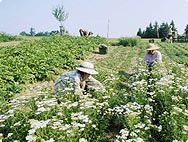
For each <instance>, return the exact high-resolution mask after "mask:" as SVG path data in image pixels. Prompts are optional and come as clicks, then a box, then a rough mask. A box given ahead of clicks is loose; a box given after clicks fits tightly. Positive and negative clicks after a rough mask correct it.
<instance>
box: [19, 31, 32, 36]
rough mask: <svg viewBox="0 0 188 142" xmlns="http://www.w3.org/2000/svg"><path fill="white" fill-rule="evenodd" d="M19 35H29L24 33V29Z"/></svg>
mask: <svg viewBox="0 0 188 142" xmlns="http://www.w3.org/2000/svg"><path fill="white" fill-rule="evenodd" d="M19 35H21V36H29V35H30V34H28V33H26V32H25V31H22V32H21V33H20V34H19Z"/></svg>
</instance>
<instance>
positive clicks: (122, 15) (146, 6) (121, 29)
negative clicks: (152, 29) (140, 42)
mask: <svg viewBox="0 0 188 142" xmlns="http://www.w3.org/2000/svg"><path fill="white" fill-rule="evenodd" d="M61 4H63V5H64V8H65V11H66V12H67V13H69V17H68V19H67V20H66V21H65V22H64V26H65V28H66V29H67V30H68V31H69V33H70V34H71V35H75V36H77V35H79V32H78V30H79V29H80V28H83V29H86V30H89V31H92V32H93V33H94V35H100V36H103V37H107V33H108V26H109V33H108V37H117V38H119V37H130V36H136V33H137V31H138V29H139V28H141V29H142V30H145V29H146V26H149V23H150V22H151V23H152V24H154V23H155V22H156V21H157V22H158V24H159V25H161V24H162V22H167V23H169V24H170V22H171V21H172V20H173V21H174V23H175V26H176V28H177V30H178V32H179V34H183V32H184V30H185V28H186V25H187V24H188V14H187V13H188V0H0V32H5V33H8V34H12V35H18V34H19V33H20V32H22V31H26V32H28V33H29V31H30V28H31V27H33V28H34V29H35V31H36V32H46V31H52V30H59V25H60V24H59V22H58V21H57V20H56V19H55V18H54V16H53V15H52V10H53V8H55V7H56V6H58V5H61Z"/></svg>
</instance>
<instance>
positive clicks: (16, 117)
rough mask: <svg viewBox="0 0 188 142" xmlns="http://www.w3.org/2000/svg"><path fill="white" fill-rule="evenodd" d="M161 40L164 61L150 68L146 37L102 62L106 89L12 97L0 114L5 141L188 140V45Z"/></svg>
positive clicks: (98, 65)
mask: <svg viewBox="0 0 188 142" xmlns="http://www.w3.org/2000/svg"><path fill="white" fill-rule="evenodd" d="M157 44H158V45H159V46H160V47H161V48H160V49H159V50H160V51H161V53H162V55H163V64H162V65H158V64H155V65H154V66H153V67H152V68H149V69H148V67H146V66H145V65H144V64H143V56H144V54H145V52H146V49H145V47H146V43H145V42H141V43H140V44H138V45H137V46H134V47H130V46H125V47H124V46H121V45H119V46H118V47H117V48H115V49H114V50H112V51H111V52H109V53H108V54H107V57H106V58H104V59H102V60H100V61H98V62H97V63H96V64H95V67H96V70H97V71H98V72H99V74H98V75H96V76H95V77H96V78H97V79H98V80H100V81H101V82H102V83H103V84H104V86H105V87H106V91H105V92H100V91H98V92H93V91H92V90H90V91H89V92H88V93H87V94H85V95H77V94H69V93H67V94H65V95H64V96H55V95H53V90H49V89H44V90H43V92H42V93H41V94H33V95H32V96H28V95H25V96H19V95H16V96H15V97H12V98H11V99H10V100H9V103H8V104H7V105H6V107H4V110H2V111H1V113H0V141H2V142H188V72H187V63H188V62H187V60H188V56H187V53H188V52H187V50H188V44H185V43H181V44H180V43H173V44H170V43H157ZM112 48H113V47H112Z"/></svg>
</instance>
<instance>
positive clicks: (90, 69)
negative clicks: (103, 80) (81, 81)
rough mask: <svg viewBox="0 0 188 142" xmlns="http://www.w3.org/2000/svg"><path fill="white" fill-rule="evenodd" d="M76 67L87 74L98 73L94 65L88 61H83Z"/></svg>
mask: <svg viewBox="0 0 188 142" xmlns="http://www.w3.org/2000/svg"><path fill="white" fill-rule="evenodd" d="M76 69H77V70H79V71H82V72H85V73H88V74H98V72H97V71H96V70H94V65H93V64H92V63H90V62H83V63H82V64H81V65H79V66H78V67H77V68H76Z"/></svg>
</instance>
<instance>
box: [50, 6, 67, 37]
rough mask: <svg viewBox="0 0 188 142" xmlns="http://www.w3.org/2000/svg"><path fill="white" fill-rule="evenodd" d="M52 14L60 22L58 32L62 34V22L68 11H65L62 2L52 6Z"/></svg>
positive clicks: (65, 18) (63, 31) (63, 30)
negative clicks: (54, 6) (59, 4)
mask: <svg viewBox="0 0 188 142" xmlns="http://www.w3.org/2000/svg"><path fill="white" fill-rule="evenodd" d="M52 14H53V15H54V17H55V18H56V19H57V20H58V21H59V22H60V26H59V27H60V34H61V35H63V33H65V28H64V26H63V22H64V21H65V20H67V18H68V13H66V12H65V9H64V6H63V4H62V5H61V6H57V7H56V8H54V9H53V11H52Z"/></svg>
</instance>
